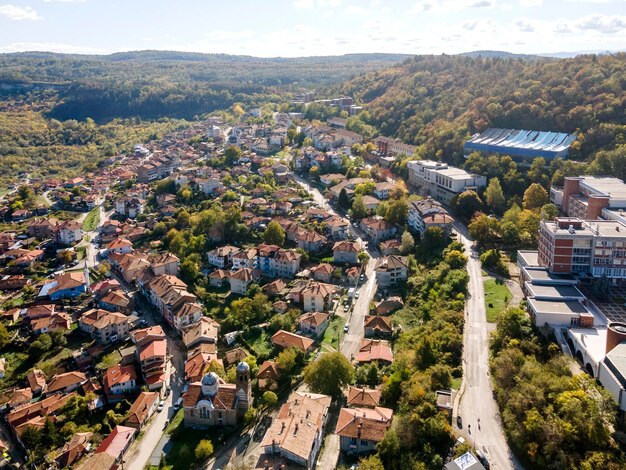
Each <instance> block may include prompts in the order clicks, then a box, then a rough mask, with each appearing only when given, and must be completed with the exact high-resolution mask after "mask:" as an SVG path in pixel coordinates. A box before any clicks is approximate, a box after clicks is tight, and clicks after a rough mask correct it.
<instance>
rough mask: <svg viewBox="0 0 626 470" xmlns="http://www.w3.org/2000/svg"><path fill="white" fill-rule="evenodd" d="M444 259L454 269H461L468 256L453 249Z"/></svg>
mask: <svg viewBox="0 0 626 470" xmlns="http://www.w3.org/2000/svg"><path fill="white" fill-rule="evenodd" d="M444 261H445V262H446V263H448V264H449V265H450V267H451V268H452V269H461V268H463V267H464V266H465V264H466V263H467V256H465V255H464V254H463V253H461V252H460V251H459V250H451V251H449V252H448V253H447V254H446V256H445V258H444Z"/></svg>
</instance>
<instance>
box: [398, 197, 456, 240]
mask: <svg viewBox="0 0 626 470" xmlns="http://www.w3.org/2000/svg"><path fill="white" fill-rule="evenodd" d="M408 208H409V212H408V216H407V224H408V226H409V227H410V228H411V229H413V230H414V231H415V232H417V233H420V234H422V233H424V231H425V230H426V229H427V228H428V227H440V228H442V229H443V230H444V231H445V232H450V229H451V227H452V224H453V223H454V219H453V218H452V216H451V215H450V214H448V211H446V209H444V207H443V206H442V205H441V204H440V203H439V202H438V201H436V200H434V199H433V198H432V197H427V198H425V199H422V200H420V201H412V202H409V204H408Z"/></svg>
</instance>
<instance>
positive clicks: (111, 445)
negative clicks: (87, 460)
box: [91, 424, 137, 470]
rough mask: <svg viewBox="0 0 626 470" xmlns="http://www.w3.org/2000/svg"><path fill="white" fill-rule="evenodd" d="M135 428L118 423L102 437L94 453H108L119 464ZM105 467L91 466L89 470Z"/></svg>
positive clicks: (133, 435)
mask: <svg viewBox="0 0 626 470" xmlns="http://www.w3.org/2000/svg"><path fill="white" fill-rule="evenodd" d="M136 433H137V430H136V429H135V428H130V427H127V426H120V425H119V424H118V425H117V426H115V428H113V431H111V434H109V435H108V436H107V437H105V438H104V440H103V441H102V442H101V443H100V445H99V446H98V448H97V449H96V454H108V455H109V456H110V457H113V460H114V462H115V463H117V464H121V463H122V460H123V459H124V454H125V453H126V451H127V450H128V448H129V447H130V445H131V444H132V442H133V440H134V437H135V434H136ZM96 468H98V470H100V468H105V467H91V470H95V469H96Z"/></svg>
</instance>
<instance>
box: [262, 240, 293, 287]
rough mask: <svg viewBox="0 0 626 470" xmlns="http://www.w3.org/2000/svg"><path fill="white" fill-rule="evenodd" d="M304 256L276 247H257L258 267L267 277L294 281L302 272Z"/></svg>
mask: <svg viewBox="0 0 626 470" xmlns="http://www.w3.org/2000/svg"><path fill="white" fill-rule="evenodd" d="M301 258H302V255H301V254H300V253H297V252H295V251H290V250H285V249H283V248H281V247H279V246H276V245H266V244H261V245H259V246H258V247H257V267H258V269H259V270H260V271H261V272H262V273H263V274H264V275H266V276H269V277H283V278H286V279H293V278H294V277H295V275H296V273H297V272H298V271H299V270H300V260H301Z"/></svg>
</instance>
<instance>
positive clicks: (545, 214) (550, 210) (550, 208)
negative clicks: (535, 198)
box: [541, 204, 559, 220]
mask: <svg viewBox="0 0 626 470" xmlns="http://www.w3.org/2000/svg"><path fill="white" fill-rule="evenodd" d="M557 215H559V208H558V207H556V206H555V205H554V204H545V205H543V206H542V207H541V218H542V219H543V220H554V219H556V217H557Z"/></svg>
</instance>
